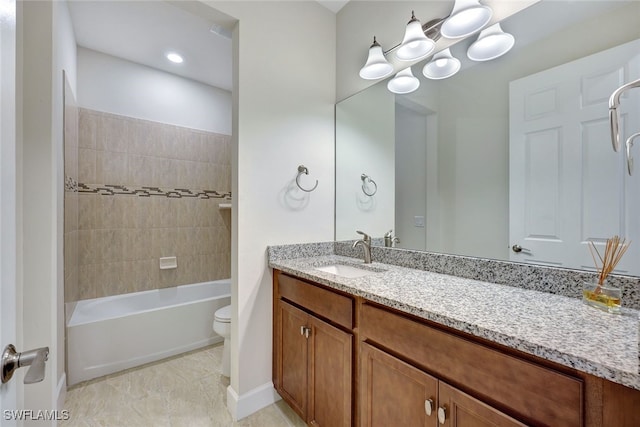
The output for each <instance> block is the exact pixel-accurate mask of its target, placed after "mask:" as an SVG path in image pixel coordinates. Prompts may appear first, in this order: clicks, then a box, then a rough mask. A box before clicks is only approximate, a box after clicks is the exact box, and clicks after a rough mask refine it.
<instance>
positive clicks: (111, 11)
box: [67, 0, 349, 91]
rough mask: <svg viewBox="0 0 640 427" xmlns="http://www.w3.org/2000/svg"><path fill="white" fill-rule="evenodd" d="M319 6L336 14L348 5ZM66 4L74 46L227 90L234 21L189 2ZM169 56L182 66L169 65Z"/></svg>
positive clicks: (325, 2)
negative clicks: (178, 57)
mask: <svg viewBox="0 0 640 427" xmlns="http://www.w3.org/2000/svg"><path fill="white" fill-rule="evenodd" d="M317 1H318V3H320V4H321V5H322V6H324V7H326V8H327V9H329V10H330V11H332V12H333V13H337V12H338V11H339V10H340V9H341V8H342V7H343V6H344V5H345V4H346V3H347V2H348V1H349V0H317ZM67 3H68V5H69V12H70V14H71V21H72V23H73V29H74V32H75V36H76V43H77V44H78V46H82V47H85V48H88V49H92V50H95V51H98V52H102V53H106V54H108V55H112V56H115V57H119V58H123V59H126V60H129V61H132V62H136V63H139V64H142V65H146V66H148V67H152V68H155V69H159V70H163V71H166V72H169V73H173V74H177V75H179V76H182V77H186V78H189V79H192V80H196V81H199V82H201V83H205V84H207V85H210V86H214V87H218V88H221V89H224V90H228V91H230V90H231V88H232V76H231V73H232V50H231V29H232V28H233V25H234V24H235V20H234V19H233V18H231V17H229V16H227V15H224V14H222V13H221V12H218V11H216V10H214V9H212V8H211V7H208V6H206V5H204V4H203V3H201V2H199V1H188V0H187V1H185V0H174V1H158V0H156V1H149V0H146V1H145V0H143V1H104V0H97V1H95V0H68V1H67ZM212 29H213V30H212ZM170 51H174V52H177V53H179V54H180V55H182V56H183V57H184V62H183V63H182V64H174V63H171V62H169V61H168V60H167V59H166V56H165V55H166V54H167V53H168V52H170Z"/></svg>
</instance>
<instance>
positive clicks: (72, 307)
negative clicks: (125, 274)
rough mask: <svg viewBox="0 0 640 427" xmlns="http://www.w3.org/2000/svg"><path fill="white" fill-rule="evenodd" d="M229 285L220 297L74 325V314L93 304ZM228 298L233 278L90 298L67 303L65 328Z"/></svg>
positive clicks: (121, 314) (115, 315)
mask: <svg viewBox="0 0 640 427" xmlns="http://www.w3.org/2000/svg"><path fill="white" fill-rule="evenodd" d="M216 283H219V284H228V285H229V292H225V293H221V294H219V295H215V296H212V297H207V298H202V299H195V300H189V301H186V302H181V303H177V304H169V305H163V306H160V307H153V308H148V309H145V310H136V311H130V312H125V313H117V314H114V315H111V316H101V317H99V318H95V319H89V320H83V321H79V322H75V323H74V316H73V315H74V313H75V312H76V310H77V309H78V308H80V309H81V308H83V307H84V306H86V305H90V304H92V303H96V302H104V301H101V300H107V299H108V300H110V302H111V301H117V300H119V299H125V298H130V297H131V296H132V295H134V294H135V295H136V296H141V295H145V294H153V293H159V292H162V291H164V290H168V289H178V288H182V289H184V288H190V287H197V286H203V285H208V284H216ZM226 297H231V278H227V279H217V280H210V281H207V282H199V283H189V284H185V285H178V286H170V287H167V288H158V289H149V290H146V291H139V292H129V293H126V294H119V295H111V296H107V297H99V298H89V299H84V300H78V301H70V302H67V303H65V310H66V312H67V313H66V314H67V315H66V316H65V317H66V322H65V328H73V327H76V326H81V325H87V324H91V323H96V322H102V321H107V320H112V319H118V318H121V317H127V316H131V315H135V314H142V313H150V312H153V311H157V310H163V309H167V308H171V307H180V306H183V305H188V304H193V303H194V302H196V301H198V302H200V301H209V300H214V299H218V298H226Z"/></svg>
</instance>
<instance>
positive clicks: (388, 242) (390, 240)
mask: <svg viewBox="0 0 640 427" xmlns="http://www.w3.org/2000/svg"><path fill="white" fill-rule="evenodd" d="M396 243H400V239H398V238H397V237H395V236H394V235H393V230H389V231H387V232H386V233H385V234H384V247H385V248H392V247H393V246H394V245H395V244H396Z"/></svg>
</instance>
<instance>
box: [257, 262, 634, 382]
mask: <svg viewBox="0 0 640 427" xmlns="http://www.w3.org/2000/svg"><path fill="white" fill-rule="evenodd" d="M335 263H340V264H349V265H355V266H359V267H362V268H365V269H370V270H372V274H370V275H367V276H364V277H359V278H352V279H349V278H345V277H341V276H336V275H333V274H330V273H324V272H322V271H319V270H316V269H315V268H314V267H319V266H323V265H329V264H335ZM269 266H270V267H272V268H276V269H279V270H282V271H283V272H285V273H289V274H291V275H294V276H297V277H300V278H304V279H309V280H312V281H314V282H317V283H321V284H323V285H326V286H328V287H331V288H334V289H337V290H341V291H344V292H347V293H350V294H352V295H357V296H361V297H363V298H365V299H368V300H370V301H374V302H377V303H380V304H383V305H385V306H388V307H393V308H395V309H398V310H400V311H403V312H406V313H410V314H413V315H415V316H418V317H421V318H423V319H427V320H431V321H434V322H437V323H440V324H442V325H446V326H449V327H451V328H454V329H457V330H459V331H462V332H466V333H469V334H471V335H474V336H477V337H481V338H485V339H488V340H490V341H493V342H496V343H499V344H503V345H506V346H508V347H511V348H514V349H517V350H520V351H523V352H525V353H529V354H533V355H536V356H538V357H541V358H543V359H547V360H551V361H554V362H557V363H560V364H561V365H564V366H568V367H571V368H575V369H578V370H580V371H583V372H586V373H589V374H592V375H594V376H597V377H601V378H605V379H607V380H610V381H613V382H616V383H619V384H623V385H625V386H628V387H631V388H635V389H638V390H640V372H639V366H638V365H639V350H640V347H639V342H638V339H639V338H638V334H639V331H640V329H639V319H640V317H639V315H640V312H639V311H638V310H633V309H624V308H623V309H622V313H621V314H609V313H606V312H603V311H600V310H598V309H595V308H593V307H589V306H587V305H585V304H583V303H582V301H581V300H580V299H577V298H569V297H566V296H561V295H554V294H549V293H545V292H540V291H534V290H528V289H522V288H518V287H512V286H506V285H499V284H495V283H489V282H483V281H478V280H471V279H464V278H460V277H455V276H449V275H444V274H438V273H432V272H428V271H422V270H416V269H411V268H405V267H398V266H395V265H389V264H382V263H375V262H374V263H372V264H363V263H362V261H359V260H357V259H355V258H350V257H344V256H339V255H326V256H314V257H309V258H295V259H277V260H271V261H270V263H269ZM376 270H377V271H376Z"/></svg>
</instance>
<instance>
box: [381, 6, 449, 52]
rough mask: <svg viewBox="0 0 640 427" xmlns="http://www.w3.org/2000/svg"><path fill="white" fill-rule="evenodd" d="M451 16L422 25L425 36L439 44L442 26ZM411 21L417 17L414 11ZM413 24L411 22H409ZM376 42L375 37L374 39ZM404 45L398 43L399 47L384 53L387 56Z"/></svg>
mask: <svg viewBox="0 0 640 427" xmlns="http://www.w3.org/2000/svg"><path fill="white" fill-rule="evenodd" d="M448 17H449V16H448V15H447V16H445V17H444V18H436V19H432V20H431V21H429V22H427V23H426V24H422V32H424V35H425V36H427V37H429V38H430V39H431V40H433V41H434V42H437V41H438V40H440V37H441V35H440V26H442V23H443V22H444V21H445V20H446V19H447V18H448ZM411 19H412V20H414V19H415V16H414V15H413V11H411ZM409 22H411V21H409ZM374 40H375V37H374ZM401 45H402V43H398V44H397V45H395V46H393V47H391V48H389V49H387V50H385V51H383V52H382V54H383V55H385V56H386V55H387V54H388V53H389V52H393V51H394V50H396V49H398V48H399V47H400V46H401Z"/></svg>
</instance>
